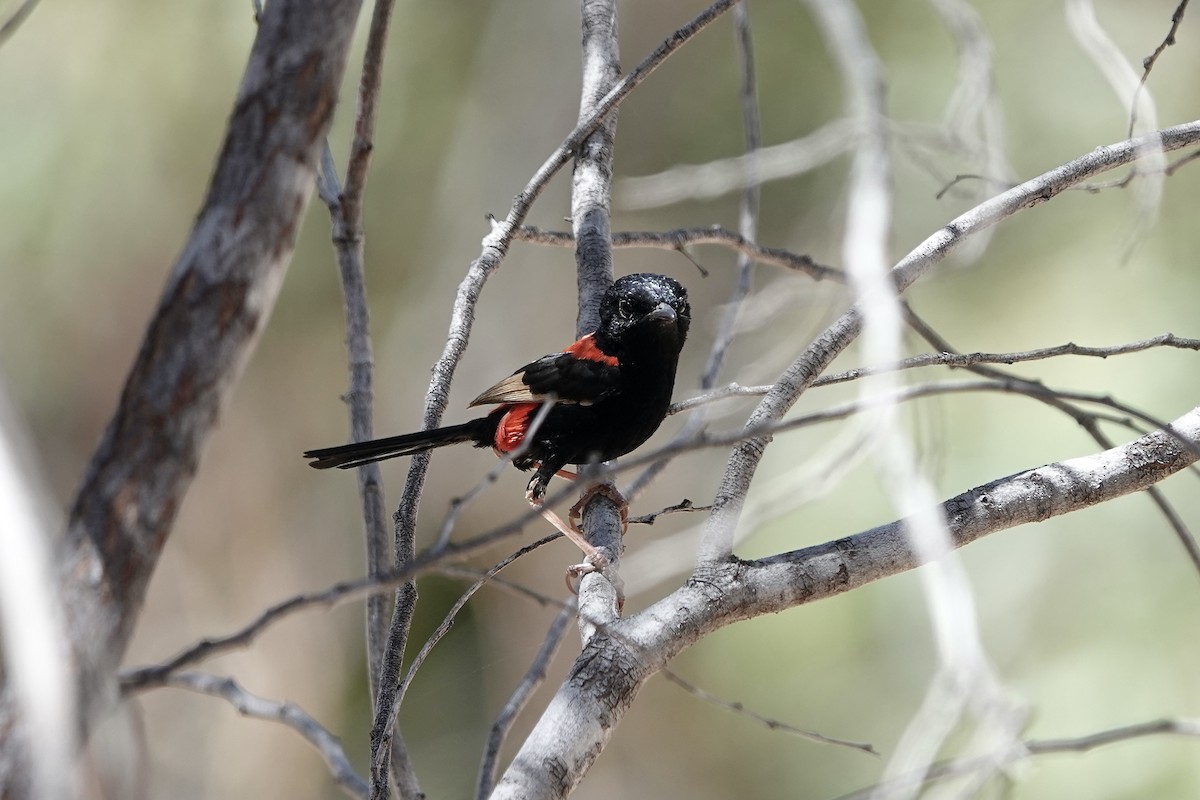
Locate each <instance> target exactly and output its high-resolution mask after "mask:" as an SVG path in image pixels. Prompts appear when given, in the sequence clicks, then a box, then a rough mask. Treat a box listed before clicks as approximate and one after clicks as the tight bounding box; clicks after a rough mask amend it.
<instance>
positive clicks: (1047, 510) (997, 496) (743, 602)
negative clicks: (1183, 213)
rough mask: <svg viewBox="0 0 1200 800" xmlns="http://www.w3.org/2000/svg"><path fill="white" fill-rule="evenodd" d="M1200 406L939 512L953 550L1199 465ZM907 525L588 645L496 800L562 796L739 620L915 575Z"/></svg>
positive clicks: (711, 575)
mask: <svg viewBox="0 0 1200 800" xmlns="http://www.w3.org/2000/svg"><path fill="white" fill-rule="evenodd" d="M1198 454H1200V408H1197V409H1193V410H1192V411H1190V412H1188V413H1187V414H1185V415H1184V416H1182V417H1180V418H1179V419H1177V420H1175V421H1174V422H1173V423H1171V431H1170V432H1167V431H1154V432H1152V433H1149V434H1146V435H1145V436H1142V437H1140V438H1138V439H1135V440H1134V441H1132V442H1129V443H1127V444H1124V445H1121V446H1119V447H1114V448H1112V449H1110V450H1106V451H1103V452H1100V453H1096V454H1094V455H1089V456H1083V457H1080V458H1074V459H1070V460H1068V461H1061V462H1058V463H1056V464H1048V465H1046V466H1043V467H1038V468H1035V469H1031V470H1026V471H1025V472H1021V473H1017V474H1015V475H1010V476H1008V477H1006V478H1000V479H999V480H996V481H992V482H991V483H988V484H985V485H983V486H979V487H976V488H974V489H971V490H970V491H967V492H964V493H962V494H960V495H958V496H957V497H953V498H951V499H949V500H947V501H945V502H944V503H943V504H942V511H943V513H944V514H945V516H946V519H947V520H948V525H949V529H950V534H951V536H952V537H953V542H954V545H955V546H956V547H961V546H963V545H966V544H969V543H970V542H973V541H975V540H976V539H978V538H980V537H982V536H985V535H987V534H989V533H995V532H996V531H1000V530H1006V529H1008V528H1012V527H1016V526H1017V525H1023V524H1026V523H1029V522H1040V521H1043V520H1046V519H1049V518H1050V517H1055V516H1059V515H1061V514H1067V513H1070V512H1072V511H1078V510H1080V509H1083V508H1087V507H1088V506H1092V505H1095V504H1097V503H1102V502H1106V501H1108V500H1112V499H1115V498H1117V497H1120V496H1122V495H1125V494H1129V493H1130V492H1136V491H1141V490H1143V489H1146V488H1147V487H1149V486H1152V485H1154V484H1155V483H1157V482H1158V481H1161V480H1163V479H1164V478H1166V477H1168V476H1170V475H1173V474H1174V473H1176V472H1178V471H1180V470H1182V469H1184V468H1185V467H1187V466H1188V465H1190V464H1193V463H1195V462H1196V461H1197V456H1198ZM919 564H920V560H919V558H918V557H917V555H916V553H915V552H914V551H913V548H912V546H911V544H910V543H909V540H908V535H907V534H906V532H905V529H904V522H903V520H897V521H895V522H892V523H889V524H887V525H883V526H880V527H878V528H874V529H872V530H869V531H865V532H863V533H860V534H857V535H855V536H851V537H847V538H845V539H839V540H836V541H832V542H828V543H826V544H822V545H817V546H815V547H808V548H805V549H803V550H795V551H792V552H789V553H782V554H780V555H777V556H772V557H770V558H765V559H760V560H758V561H740V560H738V559H731V560H727V561H725V562H722V563H709V564H705V565H702V566H700V567H698V568H697V570H696V573H695V574H694V575H693V576H692V579H691V580H689V581H688V583H687V584H686V585H684V586H683V587H681V588H679V589H678V590H676V591H675V592H673V593H671V594H670V595H669V596H667V597H665V598H663V599H662V600H660V601H659V602H657V603H655V604H654V605H652V606H651V607H649V608H647V609H646V610H645V611H643V612H641V613H639V614H637V615H635V616H633V617H630V618H628V619H619V620H618V619H612V620H607V621H605V622H604V624H603V632H601V633H599V634H598V635H596V636H593V637H592V639H591V640H590V641H589V642H588V643H587V644H586V645H585V647H584V649H583V653H582V654H581V655H580V657H579V658H578V659H577V660H576V661H575V664H574V666H573V667H572V669H571V673H570V675H569V676H568V678H567V680H566V681H565V682H564V683H563V685H562V686H561V687H560V688H559V690H558V692H557V694H556V695H555V696H554V699H553V700H552V701H551V702H550V705H549V706H548V707H547V709H546V711H545V713H544V714H543V715H542V717H541V718H540V719H539V720H538V722H537V725H536V726H535V727H534V729H533V731H532V733H530V735H529V737H528V738H527V739H526V741H525V744H524V745H523V746H522V748H521V750H520V751H519V752H518V753H517V756H516V758H515V759H514V760H513V763H512V765H511V766H510V767H509V769H508V771H507V772H506V773H505V775H504V778H503V779H502V780H501V781H500V783H499V784H498V785H497V787H496V791H495V792H494V793H493V794H492V800H508V799H509V798H527V799H528V800H551V799H552V798H555V799H557V798H563V797H566V796H567V795H568V794H570V792H571V790H572V789H573V788H574V787H575V786H576V785H578V783H579V781H581V780H582V779H583V777H584V775H585V774H586V772H587V770H588V769H589V768H590V767H591V765H592V763H593V762H594V761H595V760H596V757H597V756H598V755H599V754H600V752H601V751H602V750H603V748H604V746H605V744H606V743H607V742H608V739H609V737H610V736H611V734H612V731H613V729H614V728H615V727H616V725H617V723H618V722H619V721H620V719H621V717H622V716H623V715H624V713H625V711H626V710H627V709H628V708H629V707H630V705H632V703H633V700H634V698H635V696H636V694H637V692H638V690H639V689H640V688H641V687H642V685H643V684H644V683H645V681H646V680H647V679H648V678H649V677H650V676H651V675H653V674H654V673H655V672H656V671H658V670H659V669H660V668H661V667H662V666H663V665H665V664H666V663H667V662H668V661H669V660H670V659H671V658H673V657H674V656H676V655H678V654H679V653H680V652H682V651H683V650H685V649H687V648H688V647H690V646H691V645H692V644H695V643H696V642H697V641H699V640H700V639H701V638H702V637H704V636H705V635H707V634H709V633H711V632H713V631H714V630H717V629H718V628H722V627H724V626H726V625H729V624H732V623H734V622H738V621H740V620H744V619H750V618H752V617H757V616H761V615H763V614H769V613H777V612H779V611H783V610H786V609H788V608H794V607H796V606H798V605H802V604H805V603H810V602H813V601H816V600H821V599H823V598H826V597H832V596H833V595H836V594H841V593H842V592H846V591H850V590H851V589H855V588H857V587H859V586H862V585H864V584H866V583H870V582H872V581H876V580H879V579H881V578H885V577H888V576H890V575H895V574H898V573H901V572H904V571H906V570H910V569H914V568H915V567H917V566H919Z"/></svg>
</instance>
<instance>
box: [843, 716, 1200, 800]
mask: <svg viewBox="0 0 1200 800" xmlns="http://www.w3.org/2000/svg"><path fill="white" fill-rule="evenodd" d="M1164 734H1166V735H1175V736H1187V737H1191V738H1197V737H1200V721H1197V720H1189V719H1182V720H1176V719H1160V720H1155V721H1153V722H1143V723H1140V724H1138V725H1127V726H1125V727H1123V728H1113V729H1111V730H1106V731H1099V732H1097V733H1092V734H1088V735H1086V736H1080V737H1076V738H1073V739H1049V740H1045V739H1043V740H1038V739H1030V740H1026V741H1024V742H1020V743H1017V744H1016V745H1014V746H1013V747H1010V748H1008V749H1006V750H1005V751H1003V752H997V753H990V754H987V755H982V756H971V757H967V758H955V759H951V760H949V761H941V762H939V763H937V764H934V765H932V766H931V767H930V768H929V769H928V770H927V771H926V772H924V773H923V774H920V775H915V774H914V775H905V776H901V777H900V778H898V779H897V780H896V781H893V782H884V783H878V784H875V785H874V786H869V787H867V788H865V789H861V790H859V791H857V792H852V793H850V794H847V795H842V797H840V798H838V800H869V798H874V797H880V796H884V797H888V796H891V792H892V790H893V788H894V787H896V786H899V785H902V784H903V785H909V784H911V783H912V782H913V781H917V782H919V783H931V782H933V781H939V780H946V779H950V778H958V777H962V776H965V775H970V774H972V773H975V772H982V771H986V772H995V771H996V770H998V769H1004V768H1005V767H1007V766H1010V765H1012V764H1014V763H1016V762H1018V761H1022V760H1024V759H1028V758H1032V757H1033V756H1039V755H1046V754H1049V753H1085V752H1087V751H1089V750H1094V749H1095V748H1097V747H1106V746H1108V745H1110V744H1118V743H1120V742H1127V741H1130V740H1131V739H1140V738H1144V737H1147V736H1161V735H1164Z"/></svg>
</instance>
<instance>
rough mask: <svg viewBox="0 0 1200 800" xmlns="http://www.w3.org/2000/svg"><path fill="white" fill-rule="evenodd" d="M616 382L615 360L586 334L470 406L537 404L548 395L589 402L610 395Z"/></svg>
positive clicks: (533, 363)
mask: <svg viewBox="0 0 1200 800" xmlns="http://www.w3.org/2000/svg"><path fill="white" fill-rule="evenodd" d="M619 385H620V370H619V369H618V368H617V359H616V358H615V357H614V356H609V355H606V354H605V353H603V352H602V351H601V350H600V349H599V348H598V347H597V346H596V344H595V342H594V341H593V339H592V336H591V334H589V335H587V336H585V337H583V338H582V339H580V340H579V341H577V342H575V344H573V345H571V346H570V347H568V348H567V349H566V350H564V351H563V352H561V353H552V354H550V355H548V356H542V357H541V358H539V359H538V360H537V361H533V362H530V363H529V364H526V365H525V366H523V367H521V368H520V369H519V370H517V371H516V372H514V373H513V374H512V375H509V376H508V377H507V378H505V379H504V380H502V381H500V382H499V383H497V384H496V385H495V386H493V387H491V388H490V389H488V390H487V391H485V392H484V393H483V394H481V395H479V397H476V398H475V399H474V400H472V401H471V405H472V406H480V405H490V404H494V403H538V402H541V401H543V400H545V399H547V397H549V396H551V395H553V396H554V398H555V399H556V400H557V401H558V402H560V403H579V404H581V405H590V404H591V403H595V402H596V401H598V400H602V399H604V398H605V397H608V396H609V395H611V394H612V393H613V392H614V391H616V389H617V387H618V386H619Z"/></svg>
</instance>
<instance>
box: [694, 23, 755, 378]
mask: <svg viewBox="0 0 1200 800" xmlns="http://www.w3.org/2000/svg"><path fill="white" fill-rule="evenodd" d="M733 24H734V33H735V41H736V43H737V56H738V58H737V61H738V66H739V68H740V71H741V77H742V80H741V84H740V86H739V90H738V97H739V99H740V101H741V108H742V138H743V140H744V142H745V161H744V162H743V163H744V165H745V168H746V173H747V174H746V185H745V188H743V189H742V201H741V208H740V210H739V212H738V235H739V236H740V237H741V238H742V239H743V240H744V241H751V242H752V241H754V240H755V239H757V238H758V208H759V198H760V196H761V194H762V189H761V184H760V183H759V180H758V175H757V172H758V170H757V167H758V162H757V161H756V158H757V155H758V151H759V149H760V148H761V147H762V130H761V126H760V124H759V118H758V117H759V115H758V86H757V84H756V83H755V79H754V40H753V37H752V35H751V33H750V12H749V10H748V9H747V6H746V4H745V3H739V4H738V6H737V7H736V8H735V9H734V10H733ZM753 284H754V260H753V259H752V258H751V257H750V256H749V255H748V254H746V253H744V252H741V253H738V264H737V280H736V281H734V285H733V293H732V295H731V296H730V298H729V302H728V303H726V305H725V312H724V313H723V314H722V316H721V322H720V325H719V326H718V328H717V334H716V336H714V337H713V343H712V348H711V349H710V350H709V353H708V363H707V364H705V366H704V371H703V373H701V376H700V388H701V389H702V390H707V389H711V388H712V387H713V385H714V384H715V383H716V382H717V373H718V372H719V371H720V369H721V364H722V363H723V362H724V361H725V354H726V353H727V352H728V351H729V347H730V346H731V345H732V344H733V339H734V336H735V335H736V334H737V322H738V315H739V314H740V313H741V310H742V303H743V302H744V301H745V299H746V297H747V296H749V294H750V289H751V287H752V286H753Z"/></svg>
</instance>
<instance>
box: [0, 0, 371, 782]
mask: <svg viewBox="0 0 1200 800" xmlns="http://www.w3.org/2000/svg"><path fill="white" fill-rule="evenodd" d="M359 6H360V0H276V2H272V3H270V4H269V5H268V6H267V9H266V12H265V14H264V15H263V16H262V20H261V24H260V27H259V31H258V35H257V38H256V39H255V42H254V46H253V49H252V50H251V53H250V58H249V62H248V64H247V67H246V72H245V75H244V77H243V80H242V85H241V88H240V90H239V92H238V97H237V101H236V103H235V105H234V108H233V113H232V115H231V118H230V120H229V126H228V129H227V133H226V138H225V142H224V145H223V146H222V149H221V153H220V156H219V157H218V160H217V164H216V168H215V171H214V174H213V178H212V183H211V185H210V186H209V190H208V195H207V197H206V198H205V202H204V206H203V208H202V209H201V211H200V213H199V216H198V218H197V220H196V224H195V227H194V228H193V230H192V232H191V235H190V237H189V239H188V241H187V243H186V245H185V246H184V248H183V252H182V253H181V254H180V256H179V260H178V261H177V262H176V264H175V266H174V268H173V269H172V270H171V273H170V276H169V277H168V279H167V284H166V287H165V289H164V291H163V294H162V299H161V300H160V303H159V307H158V309H157V311H156V312H155V314H154V317H153V319H152V320H151V322H150V326H149V329H148V330H147V332H146V336H145V338H144V340H143V343H142V346H141V350H140V351H139V353H138V355H137V358H136V361H135V363H134V365H133V368H132V370H131V371H130V374H129V376H128V378H127V380H126V383H125V387H124V390H123V391H122V394H121V398H120V401H119V404H118V406H117V410H116V413H115V414H114V415H113V418H112V420H111V421H110V423H109V425H108V428H107V430H106V431H105V433H104V435H103V438H102V439H101V442H100V444H99V447H98V448H97V451H96V453H95V455H94V457H93V459H92V461H91V463H90V464H89V466H88V468H87V471H86V473H85V475H84V477H83V481H82V484H81V486H80V489H79V493H78V495H77V498H76V500H75V504H74V506H73V508H72V509H71V513H70V519H69V523H68V528H67V533H66V537H65V539H64V542H63V546H62V550H61V554H60V564H61V570H60V572H61V581H62V597H63V603H64V606H65V608H66V613H67V621H68V626H69V630H70V634H71V641H72V644H73V646H74V648H75V658H76V662H77V668H78V669H79V672H80V677H81V681H82V689H83V697H84V699H85V702H86V703H87V706H88V707H89V708H90V709H91V710H95V709H96V708H98V707H102V705H103V703H104V702H106V700H107V699H108V698H111V697H112V696H113V687H114V684H113V681H112V677H113V670H114V668H115V667H116V665H117V663H118V662H119V661H120V659H121V656H122V654H123V653H124V651H125V647H126V644H127V643H128V640H129V636H130V633H131V631H132V629H133V625H134V622H135V621H136V619H137V616H138V612H139V610H140V608H141V605H142V600H143V597H144V595H145V591H146V586H147V584H148V583H149V580H150V577H151V575H152V574H153V572H154V568H155V566H156V564H157V562H158V557H159V555H160V553H161V552H162V549H163V546H164V544H165V543H166V541H167V538H168V536H169V535H170V531H171V526H172V523H173V522H174V520H175V514H176V512H177V510H178V508H179V505H180V503H181V501H182V499H183V496H184V494H185V493H186V491H187V489H188V487H189V485H190V483H191V479H192V476H193V475H194V474H195V471H196V468H197V464H198V462H199V460H200V454H201V451H202V448H203V446H204V443H205V441H206V440H207V438H208V434H209V432H210V431H211V429H212V427H213V425H214V423H215V422H216V420H217V418H218V416H219V415H220V412H221V408H222V405H223V403H224V401H225V399H226V398H227V397H228V395H229V393H230V390H231V389H232V388H233V386H234V384H235V383H236V381H237V378H238V376H239V375H240V372H241V368H242V366H243V365H244V364H245V362H246V360H247V358H248V357H249V355H250V352H251V351H252V349H253V347H254V344H255V342H256V341H257V336H258V333H259V332H260V331H261V329H262V327H263V324H264V322H265V321H266V318H267V317H268V316H269V314H270V311H271V308H272V305H273V303H274V300H275V297H276V293H277V290H278V287H279V285H280V282H281V281H282V278H283V274H284V271H285V268H286V266H287V264H288V261H289V259H290V256H291V254H292V249H293V247H294V244H295V241H296V235H297V232H298V229H299V226H300V221H301V218H302V215H303V213H304V209H305V207H306V205H307V203H308V200H309V197H310V195H311V193H312V187H313V180H314V175H315V172H316V165H317V161H318V156H319V153H320V148H321V143H322V140H323V139H324V136H325V134H326V132H327V130H328V129H329V124H330V121H331V119H332V116H333V110H334V106H335V104H336V101H337V92H338V87H339V85H340V83H341V79H342V75H343V72H344V70H345V65H346V54H347V51H348V48H349V43H350V37H351V34H352V33H353V29H354V24H355V21H356V19H357V16H358V10H359ZM11 735H12V728H11V727H7V726H6V727H4V728H2V729H0V739H7V738H8V737H9V736H11ZM0 752H3V753H5V754H9V753H11V752H12V751H11V749H10V748H7V747H3V746H0ZM4 758H5V759H7V758H9V756H8V755H6V756H5V757H4ZM7 766H9V767H11V766H12V765H11V764H9V765H7ZM0 774H3V775H7V776H9V777H10V778H13V779H16V778H17V777H18V776H19V774H20V769H19V768H18V769H17V770H16V771H9V770H3V771H2V772H0ZM6 786H8V787H9V788H10V789H11V788H12V787H14V786H16V784H15V783H7V784H6ZM13 791H14V792H15V791H16V790H15V789H13ZM5 796H9V794H8V793H7V791H6V792H5Z"/></svg>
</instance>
